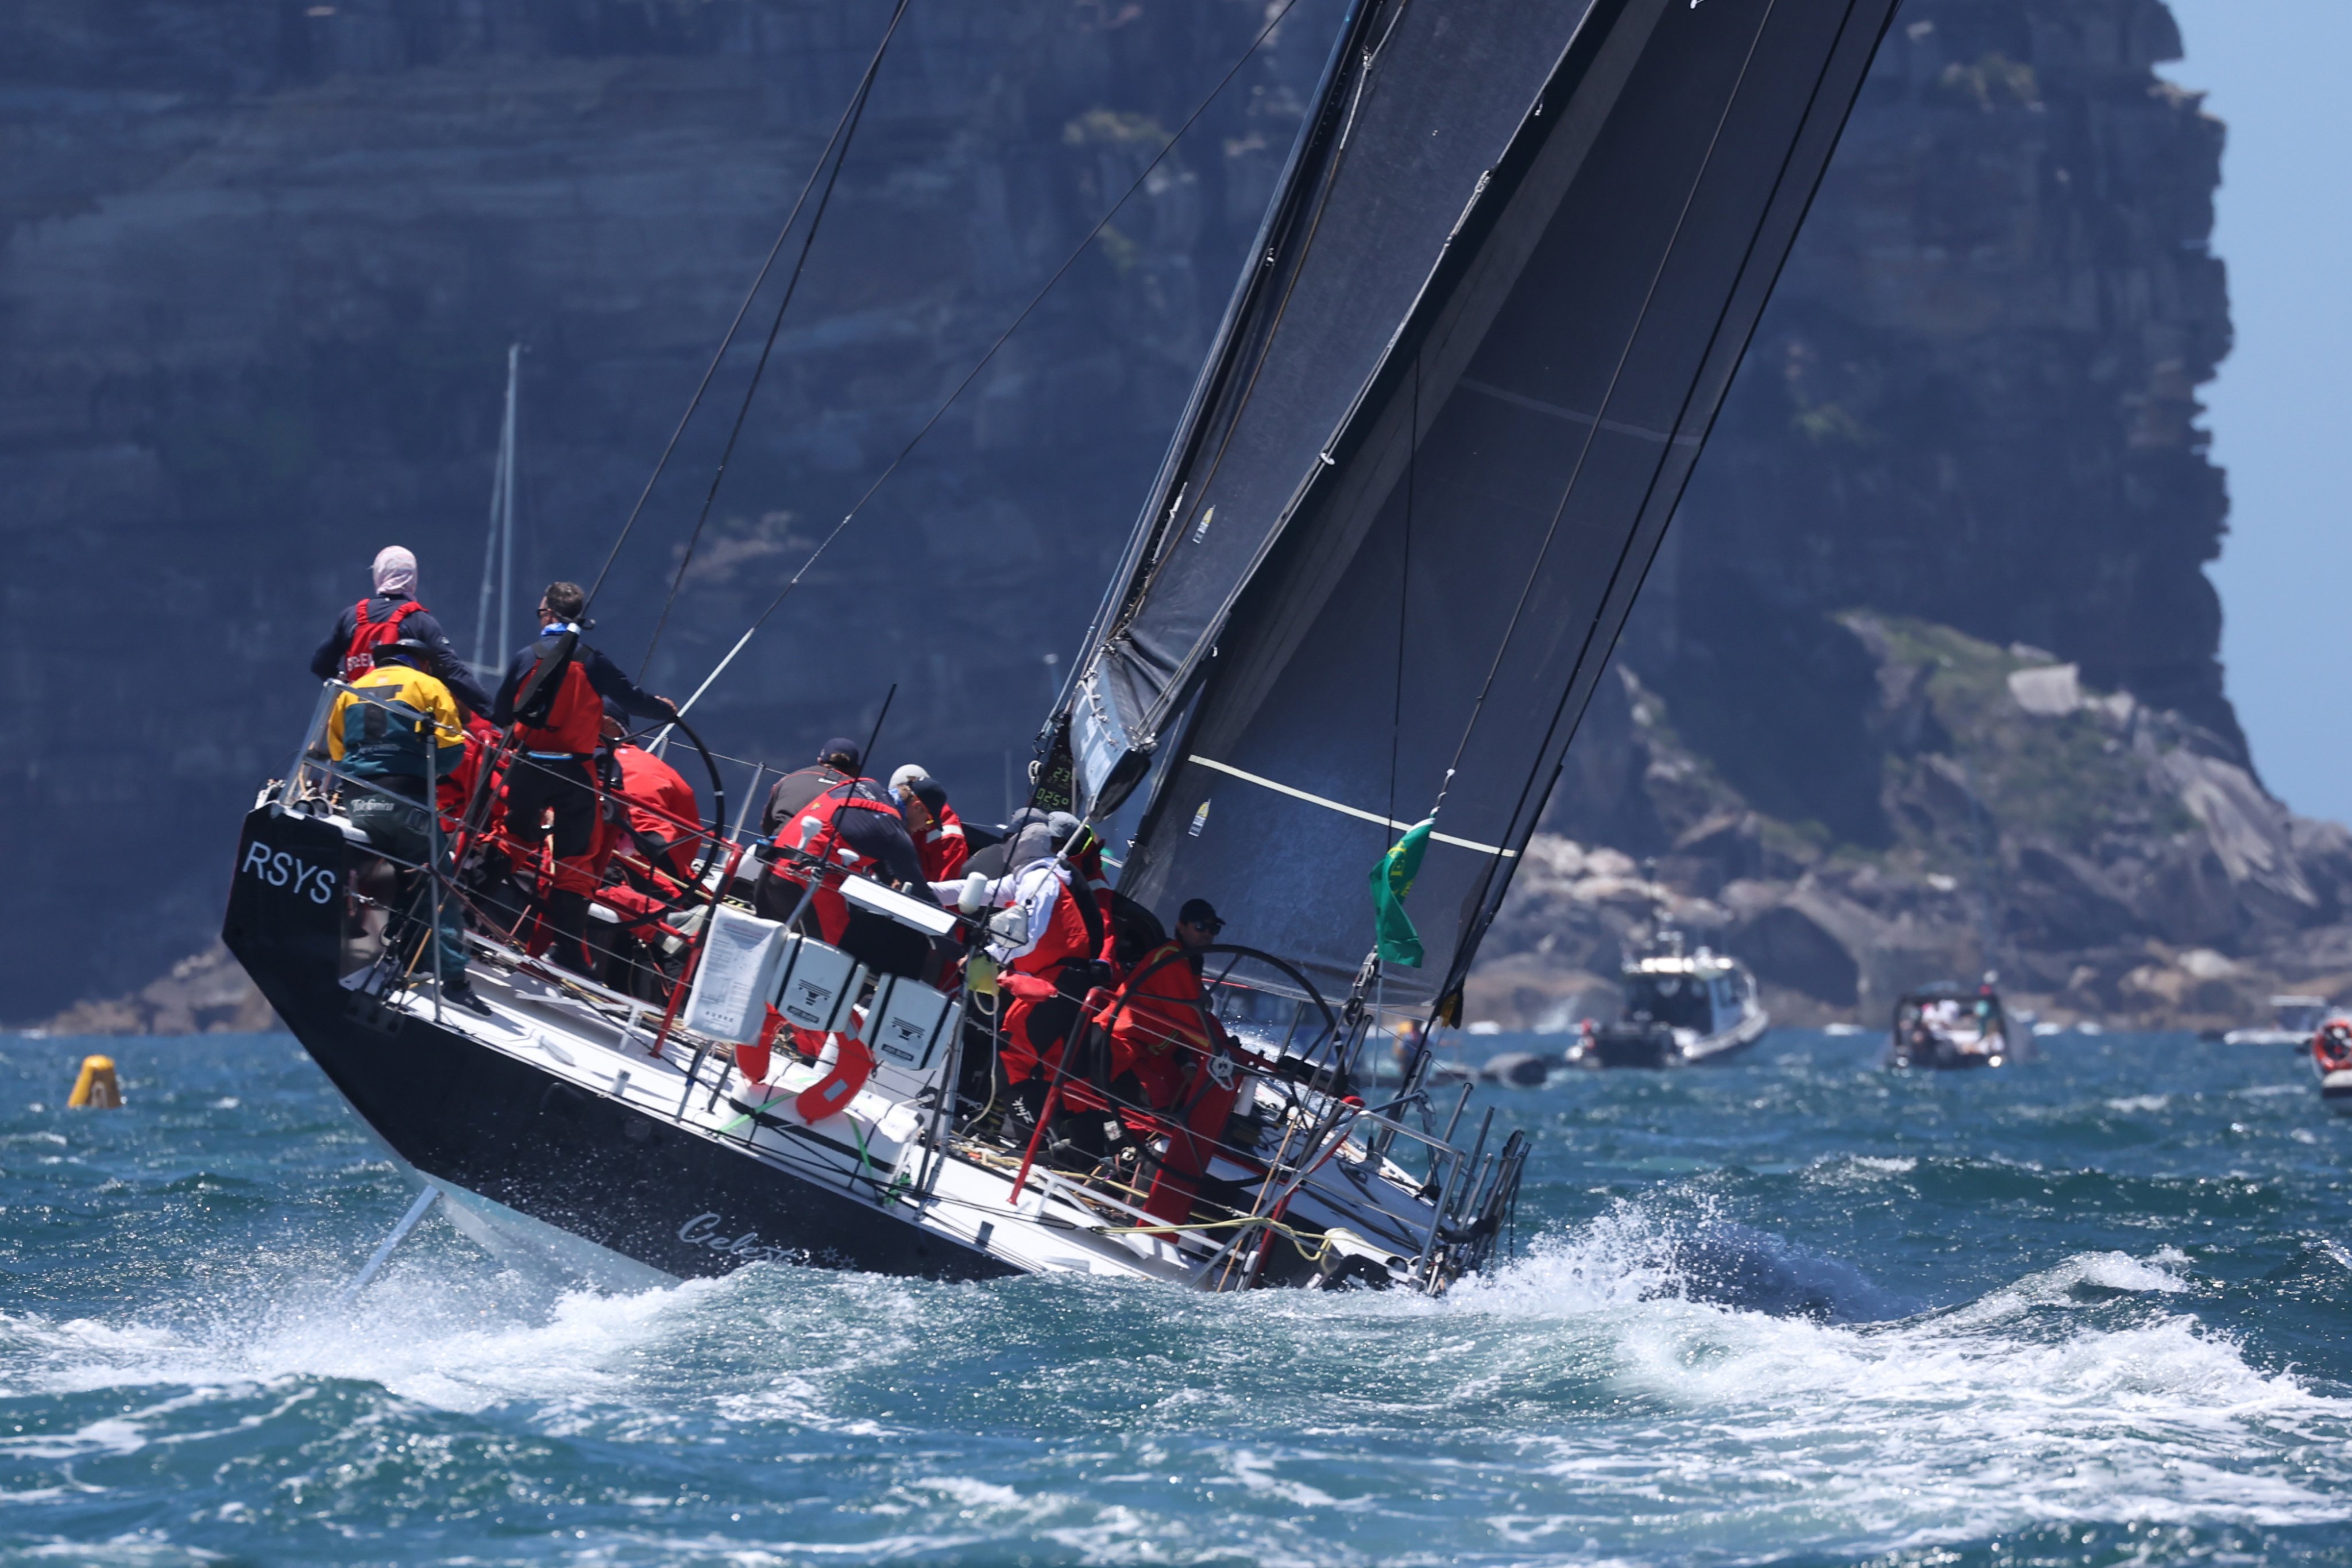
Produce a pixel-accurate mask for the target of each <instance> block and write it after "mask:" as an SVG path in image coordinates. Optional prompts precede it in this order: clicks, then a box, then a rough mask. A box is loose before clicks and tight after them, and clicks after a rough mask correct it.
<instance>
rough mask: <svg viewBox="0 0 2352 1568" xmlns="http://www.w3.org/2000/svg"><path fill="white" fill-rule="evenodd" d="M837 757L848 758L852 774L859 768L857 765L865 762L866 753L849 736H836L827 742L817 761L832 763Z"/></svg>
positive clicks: (818, 753) (817, 756)
mask: <svg viewBox="0 0 2352 1568" xmlns="http://www.w3.org/2000/svg"><path fill="white" fill-rule="evenodd" d="M835 757H847V758H848V759H849V766H850V769H851V771H852V772H855V771H856V768H857V764H858V763H861V762H863V761H865V759H866V752H865V751H864V749H863V748H861V747H860V746H859V745H858V743H857V742H855V741H853V740H851V739H850V738H849V737H848V736H846V735H835V737H834V738H833V739H832V740H830V741H827V742H825V743H824V747H823V749H822V750H820V751H819V752H817V754H816V760H817V761H818V762H820V763H824V762H830V761H832V760H833V759H834V758H835Z"/></svg>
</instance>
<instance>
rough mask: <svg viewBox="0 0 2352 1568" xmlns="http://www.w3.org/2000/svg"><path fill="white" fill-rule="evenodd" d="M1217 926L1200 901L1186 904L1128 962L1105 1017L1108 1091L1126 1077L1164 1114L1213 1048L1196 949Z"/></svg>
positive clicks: (1213, 1029) (1220, 924)
mask: <svg viewBox="0 0 2352 1568" xmlns="http://www.w3.org/2000/svg"><path fill="white" fill-rule="evenodd" d="M1224 929H1225V922H1224V921H1222V920H1219V919H1218V918H1217V911H1216V910H1215V909H1214V908H1213V907H1212V906H1211V904H1210V903H1209V900H1206V899H1187V900H1184V907H1183V908H1182V909H1181V910H1178V911H1177V913H1176V934H1175V935H1174V936H1173V937H1171V938H1170V939H1169V940H1168V941H1166V942H1161V943H1160V945H1159V946H1158V947H1155V948H1153V949H1152V950H1151V951H1150V952H1147V953H1145V954H1144V955H1143V956H1142V957H1141V958H1140V959H1139V960H1138V961H1137V962H1136V964H1135V967H1134V968H1133V969H1132V970H1131V971H1130V972H1129V973H1131V974H1132V976H1133V978H1132V979H1130V980H1129V982H1128V984H1127V987H1126V990H1125V993H1124V994H1125V1000H1124V1001H1123V1002H1122V1003H1121V1005H1120V1006H1119V1009H1118V1012H1117V1013H1115V1014H1113V1015H1112V1016H1111V1021H1110V1059H1111V1087H1112V1089H1114V1090H1116V1089H1118V1088H1119V1081H1118V1080H1119V1079H1120V1078H1121V1077H1122V1076H1124V1075H1127V1074H1132V1075H1134V1079H1135V1081H1136V1085H1137V1088H1138V1089H1139V1090H1140V1095H1141V1098H1142V1099H1143V1100H1145V1101H1146V1102H1147V1103H1149V1104H1150V1107H1151V1108H1152V1109H1153V1110H1167V1109H1168V1108H1169V1107H1170V1106H1171V1105H1173V1104H1175V1103H1176V1098H1177V1096H1178V1094H1179V1093H1181V1091H1182V1089H1183V1087H1184V1081H1185V1079H1186V1078H1188V1077H1189V1076H1191V1074H1192V1072H1194V1071H1195V1070H1197V1068H1198V1067H1199V1064H1200V1062H1201V1061H1202V1059H1203V1058H1206V1057H1207V1056H1208V1054H1209V1053H1210V1052H1211V1051H1212V1050H1213V1049H1214V1048H1215V1047H1216V1046H1217V1044H1218V1040H1219V1036H1218V1029H1217V1023H1216V1019H1215V1018H1214V1017H1213V1016H1212V1014H1211V1012H1210V1010H1209V1004H1208V998H1207V996H1206V994H1204V993H1203V992H1202V989H1201V970H1202V949H1203V948H1205V947H1207V946H1209V944H1210V943H1212V942H1215V941H1216V940H1217V933H1218V932H1219V931H1223V930H1224Z"/></svg>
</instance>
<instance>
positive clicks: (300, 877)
mask: <svg viewBox="0 0 2352 1568" xmlns="http://www.w3.org/2000/svg"><path fill="white" fill-rule="evenodd" d="M237 870H238V871H239V872H241V873H243V874H244V875H247V876H251V877H258V878H260V879H262V880H263V881H265V882H267V883H268V884H269V885H270V886H271V887H273V888H285V889H288V890H289V892H292V893H294V894H295V895H296V896H298V897H308V898H309V899H310V901H311V902H312V903H314V904H323V903H325V902H326V901H327V900H330V899H331V898H333V897H334V896H335V873H334V870H333V868H331V867H327V866H313V865H311V864H310V862H309V861H308V860H305V859H303V858H301V857H300V856H299V855H289V854H288V853H286V851H285V850H283V849H272V848H271V847H269V846H268V845H267V844H264V843H261V842H260V841H259V840H256V841H255V842H254V843H252V844H250V845H248V846H247V847H246V851H245V864H244V865H242V866H239V867H238V868H237Z"/></svg>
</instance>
